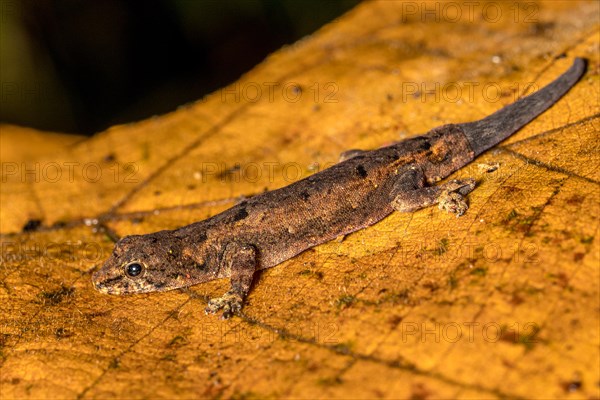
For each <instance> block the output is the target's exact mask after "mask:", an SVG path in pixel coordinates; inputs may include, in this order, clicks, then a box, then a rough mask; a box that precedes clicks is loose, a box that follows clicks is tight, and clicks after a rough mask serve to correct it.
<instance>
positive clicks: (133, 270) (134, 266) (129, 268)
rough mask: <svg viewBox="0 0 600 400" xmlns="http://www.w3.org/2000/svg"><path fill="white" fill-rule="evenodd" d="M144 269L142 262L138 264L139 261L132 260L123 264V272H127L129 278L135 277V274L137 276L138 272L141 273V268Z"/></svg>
mask: <svg viewBox="0 0 600 400" xmlns="http://www.w3.org/2000/svg"><path fill="white" fill-rule="evenodd" d="M143 269H144V267H143V266H142V264H140V263H139V262H136V261H134V262H132V263H129V264H127V265H126V266H125V273H126V274H127V276H129V277H131V278H135V277H136V276H138V275H139V274H141V273H142V270H143Z"/></svg>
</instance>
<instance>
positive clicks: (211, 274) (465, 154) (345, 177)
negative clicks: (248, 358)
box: [93, 59, 585, 318]
mask: <svg viewBox="0 0 600 400" xmlns="http://www.w3.org/2000/svg"><path fill="white" fill-rule="evenodd" d="M584 70H585V62H584V61H583V60H581V59H576V60H575V62H574V64H573V66H572V67H571V68H570V69H569V70H568V71H567V72H565V73H564V74H563V75H561V77H559V78H558V79H556V80H555V81H554V82H552V83H551V84H550V85H548V86H546V87H545V88H543V89H542V90H540V91H538V92H536V93H534V94H532V95H530V96H528V97H525V98H523V99H521V100H519V101H518V102H516V103H514V104H511V105H509V106H507V107H505V108H503V109H501V110H499V111H498V112H496V113H494V114H492V115H491V116H489V117H487V118H485V119H483V120H481V121H476V122H472V123H466V124H457V125H444V126H441V127H438V128H435V129H433V130H431V131H430V132H428V133H427V134H425V135H422V136H418V137H414V138H411V139H408V140H405V141H402V142H399V143H396V144H393V145H391V146H388V147H384V148H381V149H377V150H373V151H353V152H352V154H351V156H352V157H351V158H349V159H347V160H345V161H343V162H340V163H339V164H336V165H334V166H333V167H331V168H328V169H326V170H324V171H322V172H319V173H317V174H314V175H312V176H309V177H308V178H305V179H303V180H301V181H298V182H295V183H293V184H291V185H289V186H286V187H284V188H281V189H277V190H273V191H270V192H266V193H263V194H260V195H257V196H255V197H252V198H250V199H248V200H245V201H243V202H241V203H239V204H237V205H236V206H234V207H232V208H230V209H228V210H226V211H224V212H222V213H220V214H218V215H215V216H214V217H211V218H209V219H206V220H204V221H200V222H196V223H193V224H191V225H188V226H185V227H182V228H179V229H176V230H172V231H160V232H155V233H151V234H147V235H141V236H126V237H124V238H123V239H121V240H119V241H118V242H117V244H116V245H115V249H114V251H113V254H112V255H111V257H110V258H109V259H108V260H107V261H106V263H105V264H104V266H103V267H102V268H101V269H100V270H99V271H98V272H96V273H95V274H94V276H93V283H94V286H95V287H96V289H98V290H99V291H101V292H104V293H109V294H126V293H144V292H152V291H165V290H171V289H176V288H181V287H186V286H190V285H195V284H198V283H202V282H207V281H210V280H213V279H217V278H225V277H231V289H230V290H229V291H228V292H227V293H226V294H225V295H224V296H222V297H220V298H216V299H212V300H211V301H210V302H209V304H208V307H207V308H206V311H207V312H209V313H215V312H217V311H218V310H221V309H222V310H223V317H224V318H227V317H229V316H231V315H232V314H233V313H235V312H237V311H239V310H240V309H241V307H242V305H243V301H244V299H245V297H246V295H247V294H248V292H249V290H250V285H251V283H252V278H253V276H254V273H255V271H257V270H260V269H265V268H270V267H273V266H275V265H277V264H280V263H281V262H283V261H285V260H288V259H290V258H292V257H294V256H295V255H297V254H299V253H301V252H303V251H304V250H306V249H309V248H311V247H313V246H316V245H318V244H321V243H325V242H327V241H330V240H332V239H334V238H336V237H339V236H341V235H345V234H348V233H351V232H354V231H357V230H359V229H362V228H365V227H367V226H370V225H373V224H374V223H376V222H377V221H380V220H381V219H383V218H385V217H386V216H387V215H389V214H390V213H392V212H393V211H394V210H396V211H400V212H411V211H415V210H417V209H419V208H423V207H427V206H430V205H433V204H436V203H439V204H440V208H444V209H446V210H448V211H450V212H454V213H456V214H457V215H458V216H460V215H462V214H463V213H464V212H465V211H466V209H467V205H466V203H465V201H464V200H463V198H462V196H464V195H466V194H467V193H469V192H470V191H471V190H473V188H474V187H475V181H474V180H473V179H465V180H460V181H457V180H453V181H450V182H447V183H444V184H441V185H435V186H433V185H432V184H433V183H435V182H438V181H439V180H441V179H443V178H445V177H447V176H448V175H450V174H451V173H452V172H454V171H456V170H457V169H459V168H461V167H462V166H464V165H465V164H468V163H469V162H471V161H472V160H473V159H474V158H475V157H476V156H477V155H478V154H480V153H482V152H483V151H485V150H486V149H488V148H490V147H492V146H494V145H495V144H497V143H499V142H500V141H502V140H503V139H505V138H506V137H508V136H510V135H511V134H512V133H513V132H515V131H516V130H518V129H519V128H520V127H522V126H523V125H525V124H526V123H528V122H529V121H531V120H532V119H533V118H535V117H536V116H537V115H539V114H540V113H541V112H543V111H544V110H545V109H547V108H548V107H550V106H551V105H552V104H554V103H555V102H556V101H557V100H558V99H559V98H560V97H561V96H562V95H563V94H564V93H566V92H567V91H568V89H569V88H570V87H571V86H573V85H574V84H575V82H577V80H578V79H579V78H580V76H581V75H582V74H583V72H584ZM490 127H494V129H493V130H490Z"/></svg>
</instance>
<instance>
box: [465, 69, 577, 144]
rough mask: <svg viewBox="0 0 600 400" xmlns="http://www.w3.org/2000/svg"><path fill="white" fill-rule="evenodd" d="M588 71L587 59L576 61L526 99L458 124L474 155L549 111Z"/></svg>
mask: <svg viewBox="0 0 600 400" xmlns="http://www.w3.org/2000/svg"><path fill="white" fill-rule="evenodd" d="M585 69H586V60H585V59H583V58H576V59H575V60H574V61H573V65H572V66H571V67H570V68H569V69H568V70H567V71H565V72H564V73H563V74H562V75H561V76H559V77H558V78H556V79H555V80H554V81H553V82H552V83H550V84H548V85H547V86H544V87H543V88H542V89H540V90H538V91H537V92H535V93H533V94H530V95H529V96H527V97H523V98H521V99H519V100H517V101H516V102H514V103H512V104H510V105H508V106H506V107H504V108H502V109H500V110H498V111H496V112H495V113H493V114H491V115H489V116H488V117H485V118H483V119H481V120H479V121H474V122H467V123H464V124H459V126H460V127H461V128H462V129H463V131H464V132H465V135H466V137H467V139H468V140H469V143H470V145H471V148H472V149H473V151H474V152H475V155H478V154H481V153H483V152H484V151H485V150H487V149H489V148H490V147H493V146H495V145H496V144H498V143H500V142H501V141H503V140H504V139H506V138H507V137H509V136H510V135H512V134H513V133H514V132H516V131H518V130H519V129H521V128H522V127H523V126H524V125H526V124H527V123H529V122H530V121H532V120H533V119H535V118H536V117H537V116H538V115H540V114H541V113H543V112H544V111H546V110H547V109H548V108H550V106H552V104H554V103H555V102H556V101H558V99H560V98H561V97H562V96H563V95H564V94H565V93H567V92H568V91H569V89H570V88H571V87H573V85H575V83H577V81H578V80H579V79H580V78H581V76H582V75H583V73H584V72H585Z"/></svg>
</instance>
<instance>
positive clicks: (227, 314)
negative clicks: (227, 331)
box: [204, 291, 243, 319]
mask: <svg viewBox="0 0 600 400" xmlns="http://www.w3.org/2000/svg"><path fill="white" fill-rule="evenodd" d="M242 304H243V300H242V297H241V296H240V295H239V294H237V293H234V292H231V291H229V292H227V293H225V294H224V295H223V296H221V297H216V298H214V299H210V300H209V302H208V305H207V306H206V308H205V309H204V312H205V313H206V314H216V313H217V312H218V311H219V310H223V314H222V315H221V318H222V319H229V318H231V317H232V316H233V315H234V314H235V313H237V312H238V311H240V310H241V309H242Z"/></svg>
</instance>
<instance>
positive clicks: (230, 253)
mask: <svg viewBox="0 0 600 400" xmlns="http://www.w3.org/2000/svg"><path fill="white" fill-rule="evenodd" d="M222 268H224V269H225V270H227V269H228V270H229V271H230V274H228V275H230V276H231V289H229V291H228V292H227V293H225V294H224V295H223V296H221V297H216V298H213V299H210V301H209V302H208V305H207V306H206V308H205V309H204V311H205V313H206V314H215V313H216V312H217V311H219V310H223V315H222V317H221V318H222V319H228V318H230V317H231V316H232V315H233V314H235V313H237V312H238V311H240V310H241V309H242V307H243V305H244V300H245V299H246V296H247V295H248V292H249V291H250V286H251V285H252V279H253V277H254V272H255V271H256V249H255V248H254V246H251V245H247V244H246V245H244V244H239V243H232V244H230V245H228V246H227V248H226V250H225V254H224V255H223V261H222Z"/></svg>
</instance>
